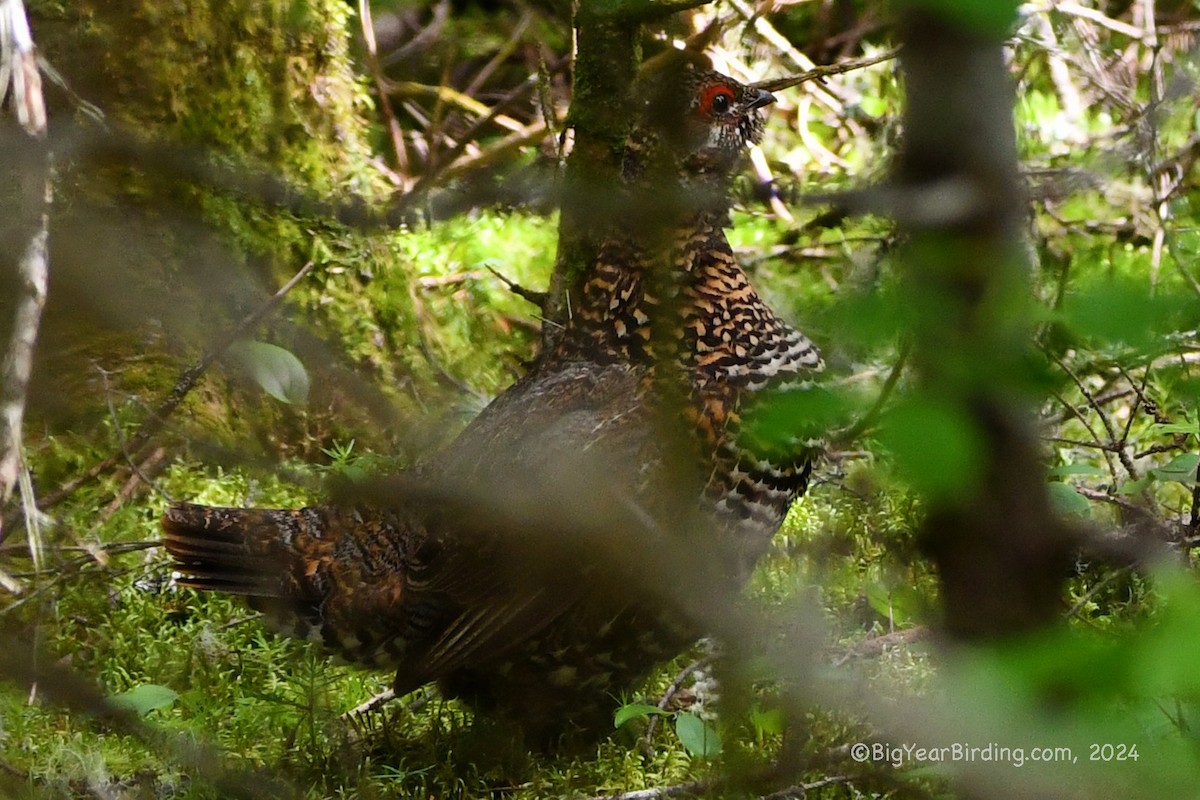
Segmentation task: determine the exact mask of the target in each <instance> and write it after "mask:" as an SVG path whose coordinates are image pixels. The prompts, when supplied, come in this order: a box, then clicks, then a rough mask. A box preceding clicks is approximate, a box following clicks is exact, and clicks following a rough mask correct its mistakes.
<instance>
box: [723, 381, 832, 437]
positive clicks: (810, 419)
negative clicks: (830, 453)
mask: <svg viewBox="0 0 1200 800" xmlns="http://www.w3.org/2000/svg"><path fill="white" fill-rule="evenodd" d="M853 405H854V402H853V400H852V399H851V398H849V397H848V396H847V395H845V394H843V393H840V392H834V391H830V390H829V389H827V388H826V387H823V386H810V387H806V388H803V389H792V390H789V391H784V392H771V393H770V394H769V395H767V396H766V397H764V398H762V399H761V400H758V401H756V402H754V403H753V404H752V405H751V406H750V407H749V408H748V409H747V410H746V411H745V414H744V418H745V419H744V421H743V428H742V430H743V436H744V437H745V438H744V439H743V440H742V441H743V443H744V444H745V445H746V446H748V447H750V448H751V449H753V450H754V451H755V452H759V453H776V452H783V453H793V452H795V451H796V450H797V449H798V445H799V444H801V443H803V442H806V441H812V440H815V439H818V438H820V437H821V436H822V435H824V434H827V433H828V432H829V431H830V430H832V429H834V428H836V427H838V426H839V425H842V424H844V423H845V422H846V421H847V420H848V419H849V416H850V409H851V407H852V406H853Z"/></svg>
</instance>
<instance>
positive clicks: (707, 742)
mask: <svg viewBox="0 0 1200 800" xmlns="http://www.w3.org/2000/svg"><path fill="white" fill-rule="evenodd" d="M675 735H676V736H678V737H679V741H680V743H682V744H683V746H684V749H686V750H687V751H688V753H689V754H690V755H692V756H693V757H695V758H702V759H710V758H716V757H717V756H719V755H721V750H722V749H723V748H722V744H721V734H720V733H719V732H718V731H717V729H716V728H714V727H713V726H712V725H710V724H709V723H708V722H706V721H705V720H703V719H701V718H700V717H698V716H696V715H695V714H693V713H691V712H689V711H682V712H680V713H678V714H676V715H675Z"/></svg>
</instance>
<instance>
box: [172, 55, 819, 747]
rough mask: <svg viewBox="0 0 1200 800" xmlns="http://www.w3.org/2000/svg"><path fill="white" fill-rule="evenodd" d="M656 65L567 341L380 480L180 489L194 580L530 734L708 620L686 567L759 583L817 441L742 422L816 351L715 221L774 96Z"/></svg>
mask: <svg viewBox="0 0 1200 800" xmlns="http://www.w3.org/2000/svg"><path fill="white" fill-rule="evenodd" d="M647 86H648V87H650V88H648V89H643V90H642V91H641V92H640V94H639V95H638V96H639V98H640V100H639V102H640V106H639V108H640V109H641V111H640V112H639V122H638V123H637V124H636V125H635V128H634V132H633V133H632V134H631V136H630V143H629V147H628V151H627V154H626V158H625V165H624V173H625V175H624V180H623V185H622V186H621V187H620V188H619V190H617V192H616V195H617V197H616V199H615V207H616V208H618V209H623V210H618V211H616V212H614V214H615V222H614V224H613V225H612V230H611V231H610V232H609V234H608V236H607V238H606V239H605V241H604V243H603V245H602V247H601V248H600V251H599V254H598V256H597V258H596V260H595V261H594V263H592V264H591V265H590V267H589V268H588V270H587V271H586V273H585V275H584V280H583V284H582V285H583V290H582V294H581V296H580V297H577V298H574V300H573V302H572V308H573V313H572V315H571V317H570V320H569V322H568V323H567V326H566V330H565V331H564V332H563V334H562V335H561V336H560V337H559V338H558V340H557V344H556V345H555V346H554V347H553V348H552V349H550V350H548V351H547V352H546V353H544V354H543V355H542V357H540V358H539V360H538V361H537V362H536V363H535V364H534V366H533V367H532V368H531V370H530V372H529V373H528V374H527V375H525V376H524V377H523V378H522V379H521V380H519V381H518V382H517V383H516V384H514V385H513V386H512V387H511V388H509V389H508V390H507V391H505V392H504V393H502V394H501V395H500V396H498V397H497V398H496V399H495V400H494V401H493V402H492V403H491V404H490V405H489V406H488V407H487V408H485V409H484V410H483V412H482V413H481V414H480V415H479V416H478V417H477V418H476V419H475V420H474V421H473V422H472V423H471V424H470V425H469V426H468V427H467V429H466V430H465V431H464V432H463V433H462V434H461V435H460V436H459V437H458V438H457V439H456V440H455V441H454V442H453V443H452V444H451V445H450V446H449V447H448V448H447V449H446V450H445V451H444V452H442V453H441V454H439V455H437V456H435V457H433V458H432V459H430V461H429V462H428V463H426V464H423V465H421V466H420V467H419V468H418V469H416V470H414V472H413V474H411V475H407V476H403V477H402V478H397V479H396V480H395V481H394V482H392V483H390V484H388V485H387V486H386V487H374V489H373V490H372V491H371V493H370V496H369V497H368V498H367V499H366V500H361V499H360V501H359V502H355V503H345V504H329V505H322V506H315V507H311V508H303V509H297V510H260V509H234V508H211V507H204V506H197V505H186V504H184V505H177V506H174V507H172V508H170V509H169V510H168V511H167V512H166V515H165V517H164V519H163V542H164V544H165V546H166V548H167V550H168V551H169V552H170V553H171V555H172V556H173V557H174V559H175V562H176V566H177V569H178V570H179V572H180V573H181V575H182V582H183V583H185V584H186V585H190V586H193V587H196V588H200V589H210V590H220V591H225V592H232V593H236V594H242V595H246V596H248V597H249V600H250V603H251V605H252V606H254V607H255V608H258V609H261V610H262V611H264V614H265V618H266V620H267V623H268V625H270V626H271V627H272V628H273V629H275V630H277V631H279V632H281V633H284V634H287V635H295V636H302V637H307V638H310V639H313V640H315V641H318V642H321V643H323V644H324V645H325V646H326V647H327V648H328V649H330V650H332V651H333V652H334V653H336V654H338V655H340V656H342V657H343V658H345V659H346V660H349V661H351V662H358V663H362V664H367V665H372V666H376V667H380V668H387V669H395V670H396V680H395V685H394V688H395V691H396V693H397V694H403V693H406V692H408V691H411V690H413V689H416V688H418V687H420V686H422V685H423V684H426V683H429V682H432V681H437V682H438V683H439V684H440V687H441V689H442V691H443V692H444V693H446V694H448V695H451V696H457V697H461V698H463V699H464V700H465V701H467V702H468V703H469V704H471V705H472V706H473V707H475V708H476V709H478V710H480V711H483V712H485V713H487V712H490V713H492V714H496V715H499V717H500V718H501V719H506V720H512V721H514V722H516V723H520V724H521V725H523V726H525V727H526V730H527V731H533V732H534V733H533V734H532V735H534V736H537V737H539V738H545V737H547V736H550V737H554V736H557V735H558V734H559V733H567V732H570V731H572V730H581V729H582V730H587V731H591V732H597V731H599V732H602V731H603V730H605V729H609V728H610V724H609V720H610V719H611V716H610V715H611V713H612V710H613V709H614V708H615V706H616V705H617V700H616V699H614V697H615V694H616V693H618V692H620V691H622V690H625V689H628V688H631V687H632V686H634V685H636V682H637V681H638V680H640V679H642V678H643V677H644V676H645V675H646V674H647V673H648V672H649V671H650V670H651V669H652V668H653V667H654V666H655V665H656V664H659V663H661V662H662V661H663V660H665V659H668V658H670V657H673V656H674V655H676V654H677V653H678V652H679V651H680V650H681V649H682V648H683V647H685V646H687V645H688V644H689V643H690V642H692V641H694V640H695V639H696V638H698V637H699V636H700V635H702V634H703V633H704V627H703V624H702V623H701V622H698V621H696V620H695V619H694V617H693V615H692V614H691V613H690V612H689V609H688V607H687V603H686V602H685V601H684V600H683V599H681V598H679V597H678V596H677V595H676V594H673V593H672V591H671V584H672V583H675V582H677V581H674V578H677V577H679V576H678V575H673V574H672V571H671V570H672V568H673V566H678V565H679V564H685V563H686V564H692V565H695V564H702V565H703V566H704V569H706V570H707V571H708V572H709V573H710V574H709V576H708V577H707V578H705V580H706V581H707V580H708V579H709V578H711V579H712V582H711V583H709V584H706V585H708V586H709V587H710V588H711V591H712V592H713V593H714V594H716V595H720V593H721V592H736V591H737V589H738V588H739V587H740V586H741V585H742V583H743V582H744V580H745V578H746V576H747V575H748V574H749V571H750V569H751V568H752V567H753V564H754V562H755V560H756V559H757V558H758V556H759V555H761V554H762V553H763V552H764V551H765V549H766V548H767V546H768V544H769V541H770V538H771V536H772V535H773V534H774V532H775V531H776V530H777V529H778V527H779V525H780V524H781V522H782V520H783V516H784V514H785V513H786V511H787V509H788V506H789V505H790V504H791V502H792V501H793V500H794V499H795V498H797V497H798V496H799V495H800V494H802V493H803V491H804V489H805V487H806V483H807V479H808V475H809V471H810V455H809V452H808V450H807V449H806V448H805V447H804V445H803V444H802V443H795V447H793V448H785V450H784V451H783V452H780V451H779V450H778V449H777V450H776V451H775V452H774V454H764V452H762V451H759V450H757V449H755V448H752V447H748V446H746V445H745V444H744V443H742V442H741V441H740V439H739V436H738V433H739V426H740V419H741V414H742V413H743V411H744V407H745V405H746V403H747V402H749V401H750V400H751V399H752V398H753V396H755V395H758V394H760V393H762V392H765V391H767V390H787V389H789V388H794V387H796V386H802V385H803V384H804V383H805V381H807V380H808V379H809V378H811V375H812V373H813V372H815V371H817V370H819V369H821V366H822V364H821V359H820V356H819V354H818V352H817V350H816V348H815V347H814V346H813V344H812V343H811V342H810V341H809V340H808V339H807V338H806V337H804V336H803V335H802V334H801V333H799V332H798V331H796V330H795V329H793V328H792V327H790V326H789V325H787V324H786V323H785V322H783V321H782V320H780V319H779V318H778V317H777V316H776V315H775V314H774V313H773V312H772V311H771V310H770V309H769V308H768V307H767V306H766V305H765V304H764V303H763V302H762V300H761V299H760V298H759V297H758V295H757V294H756V293H755V291H754V290H753V288H752V287H751V286H750V284H749V282H748V281H747V279H746V276H745V274H744V273H743V272H742V270H741V268H740V267H739V266H738V264H737V262H736V260H735V259H734V256H733V253H732V250H731V248H730V246H729V243H728V241H727V240H726V238H725V234H724V231H723V228H724V227H725V226H726V225H727V224H728V204H729V200H728V194H729V185H728V184H729V180H730V174H731V171H732V169H733V167H734V166H735V164H736V163H737V161H738V159H739V157H740V156H741V155H742V151H743V150H744V148H745V146H746V145H747V144H748V143H750V142H756V141H758V139H759V137H760V136H761V134H762V121H761V119H760V117H759V109H761V108H762V107H763V106H766V105H768V104H770V103H771V102H773V101H774V97H773V96H772V95H770V94H769V93H767V92H764V91H761V90H758V89H755V88H753V87H750V86H746V85H743V84H741V83H738V82H737V81H734V80H732V79H731V78H728V77H726V76H724V75H720V74H718V73H715V72H712V71H708V70H701V69H693V68H690V67H689V68H687V69H686V70H685V71H683V72H682V74H681V77H680V76H677V77H676V79H674V80H672V81H664V80H663V79H662V78H661V77H660V78H655V79H653V80H651V81H648V82H647ZM681 88H682V91H681ZM743 438H745V437H743ZM697 498H699V502H697ZM676 555H680V556H686V557H683V558H681V559H677V558H675V556H676ZM691 577H694V576H691Z"/></svg>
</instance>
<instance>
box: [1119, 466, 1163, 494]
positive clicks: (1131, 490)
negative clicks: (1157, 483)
mask: <svg viewBox="0 0 1200 800" xmlns="http://www.w3.org/2000/svg"><path fill="white" fill-rule="evenodd" d="M1152 483H1154V471H1153V470H1151V472H1150V474H1149V475H1143V476H1142V477H1140V478H1138V479H1137V480H1136V481H1126V482H1125V483H1122V484H1121V485H1120V486H1118V487H1117V494H1124V495H1130V494H1140V493H1141V492H1144V491H1145V490H1146V489H1149V488H1150V484H1152Z"/></svg>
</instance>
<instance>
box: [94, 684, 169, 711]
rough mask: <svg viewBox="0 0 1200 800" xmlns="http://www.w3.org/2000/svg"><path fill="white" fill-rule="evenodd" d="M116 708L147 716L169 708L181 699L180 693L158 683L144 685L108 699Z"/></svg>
mask: <svg viewBox="0 0 1200 800" xmlns="http://www.w3.org/2000/svg"><path fill="white" fill-rule="evenodd" d="M108 699H109V702H111V703H112V704H113V705H114V706H117V707H118V708H125V709H128V710H130V711H132V712H134V713H135V714H137V715H138V716H143V717H144V716H146V715H147V714H149V713H150V712H151V711H154V710H155V709H159V708H169V707H170V706H172V705H173V704H174V703H175V701H176V700H178V699H179V694H178V692H175V691H174V690H172V689H169V688H167V687H166V686H159V685H158V684H156V683H143V684H140V685H138V686H134V687H133V688H132V689H129V690H128V691H124V692H121V693H120V694H117V695H113V696H112V697H110V698H108Z"/></svg>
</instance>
